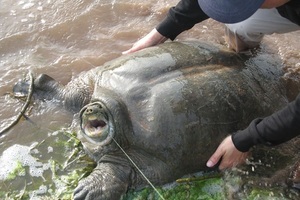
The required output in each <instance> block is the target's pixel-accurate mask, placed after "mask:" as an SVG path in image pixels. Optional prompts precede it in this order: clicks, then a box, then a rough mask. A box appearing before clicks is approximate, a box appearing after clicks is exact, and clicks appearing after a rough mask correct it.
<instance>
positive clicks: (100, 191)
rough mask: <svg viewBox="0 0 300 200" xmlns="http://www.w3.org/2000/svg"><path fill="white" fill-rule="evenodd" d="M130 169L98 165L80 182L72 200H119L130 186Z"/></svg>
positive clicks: (121, 166)
mask: <svg viewBox="0 0 300 200" xmlns="http://www.w3.org/2000/svg"><path fill="white" fill-rule="evenodd" d="M131 173H132V169H131V167H130V166H129V165H128V166H124V165H116V164H114V163H99V164H98V166H97V167H96V168H95V169H94V171H93V172H92V173H91V174H90V175H89V176H88V177H86V178H85V179H83V180H81V181H80V182H79V184H78V186H77V188H76V189H75V191H74V194H73V195H74V196H73V198H74V200H83V199H84V200H96V199H109V200H119V199H120V198H121V196H122V195H123V194H125V193H126V191H127V189H128V187H129V186H130V177H131Z"/></svg>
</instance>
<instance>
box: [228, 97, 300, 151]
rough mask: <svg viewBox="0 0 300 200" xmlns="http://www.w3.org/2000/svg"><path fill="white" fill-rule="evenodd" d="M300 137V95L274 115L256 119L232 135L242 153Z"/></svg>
mask: <svg viewBox="0 0 300 200" xmlns="http://www.w3.org/2000/svg"><path fill="white" fill-rule="evenodd" d="M297 135H300V94H299V95H298V96H297V98H296V100H295V101H293V102H291V103H289V104H288V105H287V106H286V107H284V108H283V109H281V110H279V111H278V112H275V113H274V114H272V115H270V116H268V117H266V118H263V119H255V120H253V121H252V122H251V124H250V125H249V127H248V128H246V129H245V130H242V131H239V132H237V133H235V134H233V135H232V140H233V143H234V145H235V146H236V148H237V149H239V150H240V151H242V152H246V151H249V149H250V148H251V147H252V146H254V145H256V144H265V145H268V146H274V145H278V144H281V143H284V142H286V141H288V140H290V139H292V138H294V137H296V136H297Z"/></svg>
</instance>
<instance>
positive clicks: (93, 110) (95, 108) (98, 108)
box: [84, 105, 101, 115]
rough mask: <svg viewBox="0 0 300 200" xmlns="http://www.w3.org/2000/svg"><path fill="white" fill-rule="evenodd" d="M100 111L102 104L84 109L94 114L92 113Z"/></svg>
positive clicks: (85, 112)
mask: <svg viewBox="0 0 300 200" xmlns="http://www.w3.org/2000/svg"><path fill="white" fill-rule="evenodd" d="M99 111H101V106H100V105H91V106H88V107H87V108H86V110H85V111H84V114H86V115H92V114H96V113H97V112H99Z"/></svg>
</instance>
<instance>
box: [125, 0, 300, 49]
mask: <svg viewBox="0 0 300 200" xmlns="http://www.w3.org/2000/svg"><path fill="white" fill-rule="evenodd" d="M208 18H212V19H214V20H216V21H219V22H222V23H225V25H226V26H225V38H226V41H227V43H228V45H229V48H230V49H233V50H235V51H237V52H240V51H244V50H246V49H248V48H253V47H256V46H258V45H259V43H260V41H261V40H262V38H263V36H264V35H265V34H272V33H287V32H292V31H296V30H300V26H299V25H300V1H299V0H230V1H228V0H198V1H196V0H181V1H180V2H179V3H178V4H177V5H176V6H175V7H172V8H171V9H170V10H169V13H168V15H167V16H166V18H165V19H164V20H163V21H162V22H161V23H160V24H159V25H158V26H157V27H156V28H154V29H153V30H152V31H151V32H150V33H148V34H147V35H146V36H145V37H143V38H142V39H140V40H139V41H137V42H136V43H135V44H134V45H133V46H132V48H130V49H129V50H127V51H124V52H123V54H128V53H132V52H135V51H138V50H140V49H143V48H146V47H150V46H155V45H157V44H160V43H163V42H165V41H166V40H167V39H171V40H174V39H175V38H176V37H177V36H178V35H179V34H180V33H181V32H183V31H185V30H188V29H190V28H192V27H193V26H194V25H195V24H197V23H199V22H202V21H204V20H206V19H208Z"/></svg>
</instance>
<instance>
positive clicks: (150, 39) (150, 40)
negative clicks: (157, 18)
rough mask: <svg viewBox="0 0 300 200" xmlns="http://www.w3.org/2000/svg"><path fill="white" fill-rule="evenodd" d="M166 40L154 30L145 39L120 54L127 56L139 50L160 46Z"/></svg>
mask: <svg viewBox="0 0 300 200" xmlns="http://www.w3.org/2000/svg"><path fill="white" fill-rule="evenodd" d="M166 40H167V38H166V37H164V36H163V35H161V34H160V33H159V32H158V31H157V30H156V29H153V30H152V31H151V32H150V33H148V34H147V35H146V36H145V37H143V38H142V39H140V40H139V41H137V42H136V43H135V44H134V45H133V46H132V47H131V48H130V49H129V50H127V51H124V52H122V54H129V53H133V52H135V51H139V50H141V49H144V48H147V47H151V46H155V45H158V44H161V43H163V42H165V41H166Z"/></svg>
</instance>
